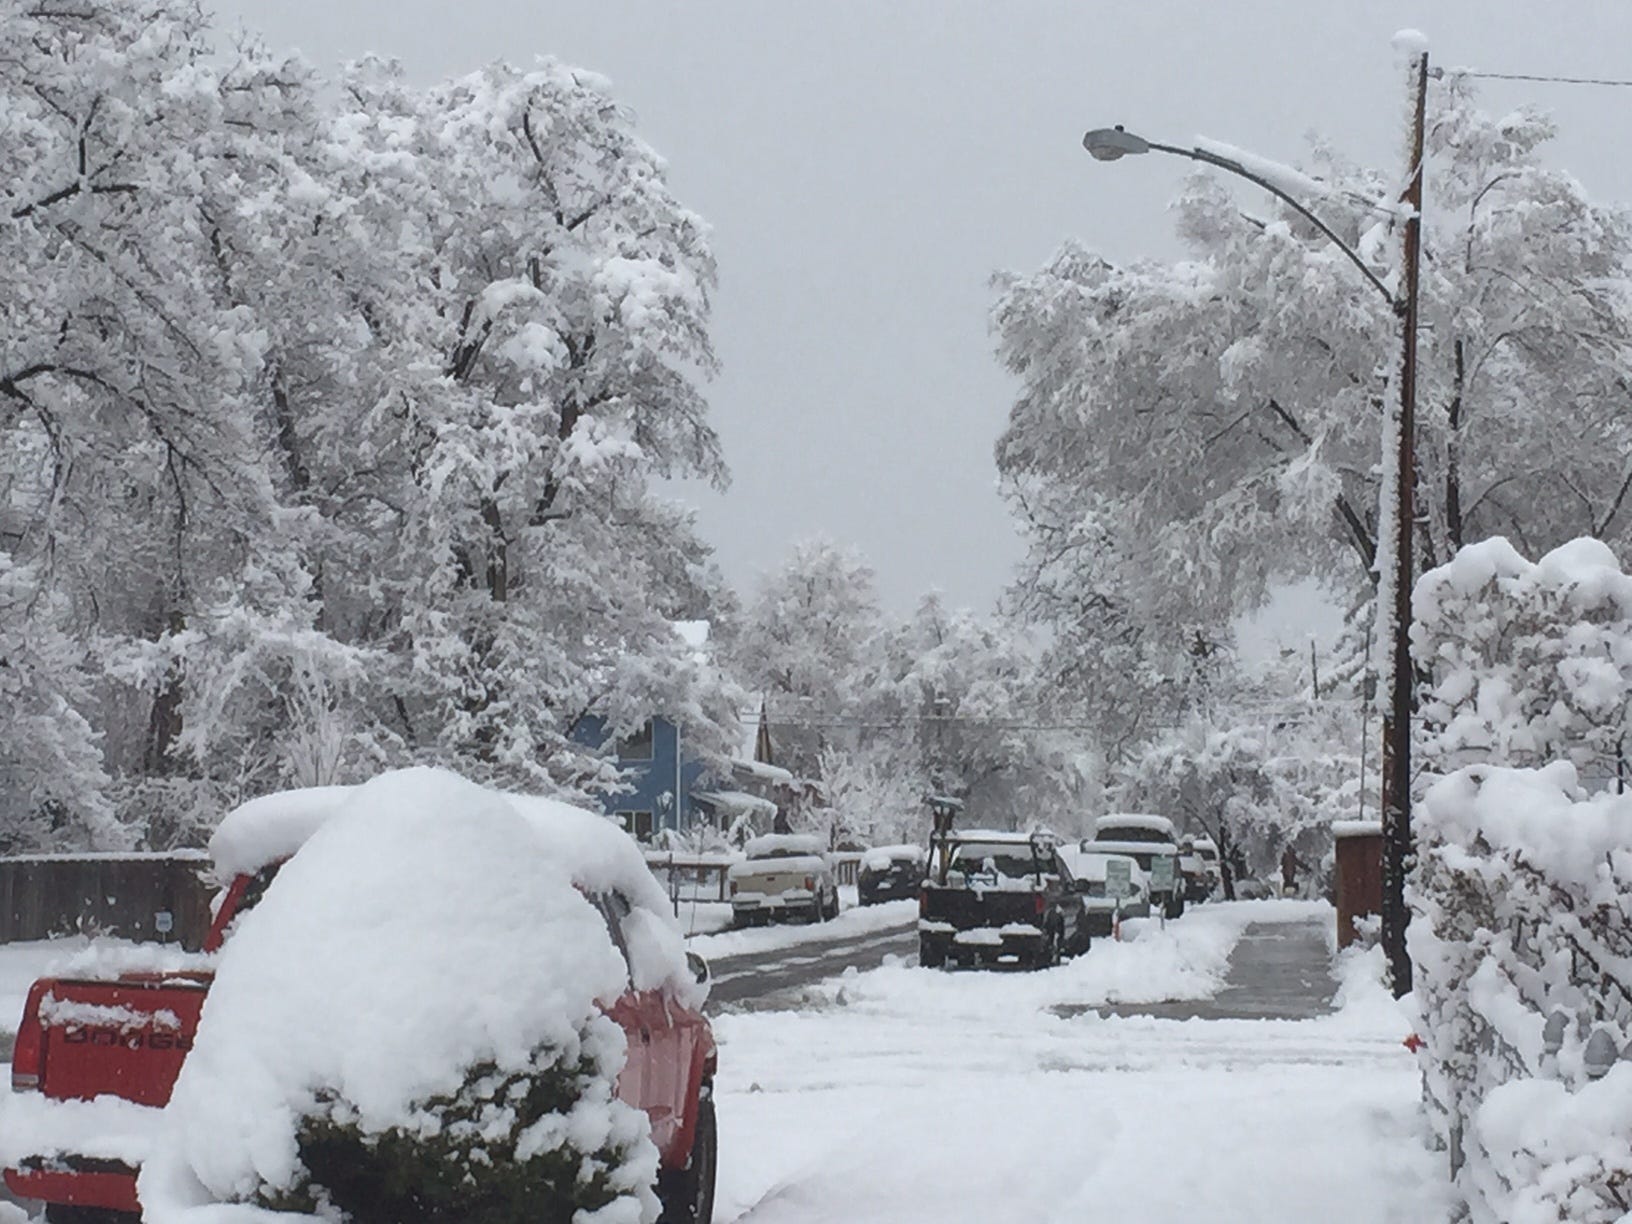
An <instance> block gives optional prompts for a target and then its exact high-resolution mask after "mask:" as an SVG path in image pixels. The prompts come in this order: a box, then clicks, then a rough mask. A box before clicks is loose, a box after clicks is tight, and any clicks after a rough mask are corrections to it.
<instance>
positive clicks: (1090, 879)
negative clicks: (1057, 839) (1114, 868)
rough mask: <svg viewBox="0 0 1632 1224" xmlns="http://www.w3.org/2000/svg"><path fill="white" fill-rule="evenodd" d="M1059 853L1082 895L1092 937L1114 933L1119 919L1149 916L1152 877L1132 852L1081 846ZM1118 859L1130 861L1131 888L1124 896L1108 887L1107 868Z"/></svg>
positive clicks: (1129, 880)
mask: <svg viewBox="0 0 1632 1224" xmlns="http://www.w3.org/2000/svg"><path fill="white" fill-rule="evenodd" d="M1059 854H1060V858H1061V860H1062V861H1063V862H1064V863H1065V866H1066V869H1067V870H1068V871H1069V872H1070V873H1071V876H1072V878H1073V879H1074V880H1075V881H1076V885H1077V891H1078V892H1080V893H1081V894H1082V903H1083V909H1084V910H1085V911H1086V912H1087V920H1088V933H1089V935H1090V936H1091V937H1094V938H1103V937H1104V936H1107V935H1109V934H1111V932H1112V931H1113V930H1114V929H1115V926H1116V922H1117V920H1118V919H1120V918H1149V917H1150V880H1149V879H1148V878H1147V877H1146V875H1145V873H1144V872H1143V871H1142V870H1141V869H1140V867H1139V862H1138V860H1137V859H1135V858H1134V857H1133V856H1132V855H1127V854H1106V853H1103V852H1102V851H1098V850H1085V849H1083V847H1082V846H1081V845H1070V846H1061V847H1060V850H1059ZM1115 862H1120V863H1125V864H1127V872H1128V887H1129V890H1130V891H1129V892H1128V894H1127V895H1126V896H1124V897H1121V898H1117V897H1113V896H1111V895H1110V894H1109V890H1108V889H1107V887H1106V877H1107V875H1108V874H1109V871H1108V869H1109V867H1110V865H1111V864H1112V863H1115Z"/></svg>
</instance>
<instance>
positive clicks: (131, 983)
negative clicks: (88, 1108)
mask: <svg viewBox="0 0 1632 1224" xmlns="http://www.w3.org/2000/svg"><path fill="white" fill-rule="evenodd" d="M41 985H42V987H43V989H42V990H41V993H40V994H39V996H38V999H39V1002H38V1005H37V1015H38V1017H39V1022H40V1027H41V1039H42V1049H41V1059H40V1083H39V1088H40V1090H41V1091H42V1092H43V1093H44V1095H45V1096H47V1097H51V1098H55V1099H57V1100H90V1099H92V1098H94V1097H96V1096H99V1095H103V1094H109V1093H111V1094H114V1095H117V1096H119V1097H122V1098H124V1099H125V1100H127V1101H133V1102H135V1103H136V1104H138V1105H149V1106H154V1107H162V1106H163V1105H165V1104H166V1103H167V1102H168V1101H169V1100H170V1090H171V1089H172V1088H173V1087H174V1086H175V1082H176V1076H177V1074H178V1073H179V1072H180V1071H181V1063H182V1059H184V1058H185V1057H186V1055H187V1051H188V1050H190V1049H192V1045H193V1034H194V1033H195V1032H196V1031H197V1030H198V1016H199V1012H200V1011H201V1010H202V1009H203V1006H204V996H205V992H206V990H207V988H208V985H209V983H208V979H207V978H203V977H192V976H182V977H158V976H155V977H153V978H151V979H147V978H142V979H130V978H125V979H121V980H118V981H72V980H51V981H48V982H45V983H42V984H41Z"/></svg>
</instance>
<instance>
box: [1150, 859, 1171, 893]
mask: <svg viewBox="0 0 1632 1224" xmlns="http://www.w3.org/2000/svg"><path fill="white" fill-rule="evenodd" d="M1172 889H1173V856H1172V855H1171V854H1158V855H1156V856H1155V857H1154V858H1152V859H1151V860H1150V891H1151V892H1171V891H1172Z"/></svg>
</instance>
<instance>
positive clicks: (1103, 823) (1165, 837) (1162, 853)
mask: <svg viewBox="0 0 1632 1224" xmlns="http://www.w3.org/2000/svg"><path fill="white" fill-rule="evenodd" d="M1081 845H1082V848H1083V849H1084V850H1086V851H1090V852H1094V853H1098V854H1125V855H1127V856H1128V857H1129V858H1131V859H1133V860H1134V861H1135V862H1136V863H1138V864H1139V868H1140V870H1141V871H1143V872H1144V873H1145V875H1146V877H1147V878H1148V881H1149V884H1150V899H1151V901H1152V902H1153V903H1154V905H1155V906H1156V907H1158V908H1160V909H1161V910H1162V912H1163V913H1164V914H1166V915H1167V917H1169V918H1177V917H1178V916H1179V915H1180V914H1182V913H1184V878H1183V876H1182V874H1181V873H1180V871H1179V837H1178V830H1177V829H1175V828H1174V827H1173V822H1172V821H1171V820H1169V819H1168V818H1167V817H1166V816H1152V815H1149V814H1147V813H1144V812H1116V813H1113V814H1112V815H1109V816H1101V817H1100V818H1099V819H1098V820H1096V821H1094V835H1093V837H1091V838H1085V839H1084V840H1083V841H1082V843H1081Z"/></svg>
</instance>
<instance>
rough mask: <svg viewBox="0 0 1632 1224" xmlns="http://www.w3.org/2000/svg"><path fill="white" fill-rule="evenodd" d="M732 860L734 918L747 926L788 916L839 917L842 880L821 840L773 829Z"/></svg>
mask: <svg viewBox="0 0 1632 1224" xmlns="http://www.w3.org/2000/svg"><path fill="white" fill-rule="evenodd" d="M742 849H743V854H744V855H745V856H746V857H745V859H744V861H742V862H740V863H733V864H731V870H730V872H729V876H728V878H729V881H730V889H731V922H732V925H733V926H738V927H745V926H751V925H754V924H757V923H766V922H773V921H777V920H780V919H786V918H802V919H804V920H805V921H806V922H826V921H827V920H828V919H829V918H837V917H838V916H839V883H838V879H837V877H835V875H834V874H833V863H832V860H831V859H829V858H828V856H827V851H826V849H825V848H824V847H823V846H822V842H821V839H820V838H817V837H811V836H809V835H808V834H798V833H768V834H766V835H765V836H764V837H756V838H753V839H752V840H750V841H749V842H748V844H747V845H746V846H744V847H743V848H742Z"/></svg>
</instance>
